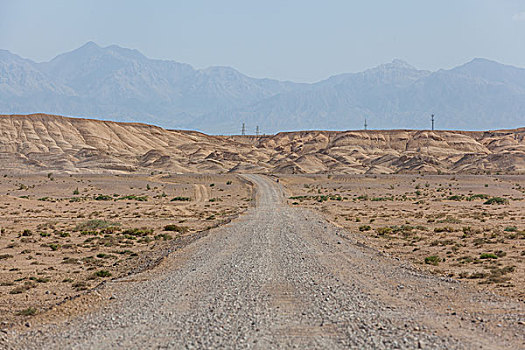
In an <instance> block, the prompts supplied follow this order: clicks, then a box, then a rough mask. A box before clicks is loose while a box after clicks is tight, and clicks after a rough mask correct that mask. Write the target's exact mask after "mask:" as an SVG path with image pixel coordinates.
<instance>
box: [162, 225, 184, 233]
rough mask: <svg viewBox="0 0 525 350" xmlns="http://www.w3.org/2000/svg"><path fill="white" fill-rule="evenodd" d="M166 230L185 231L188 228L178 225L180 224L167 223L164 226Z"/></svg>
mask: <svg viewBox="0 0 525 350" xmlns="http://www.w3.org/2000/svg"><path fill="white" fill-rule="evenodd" d="M164 231H172V232H179V233H184V232H187V231H188V228H187V227H184V226H178V225H166V226H164Z"/></svg>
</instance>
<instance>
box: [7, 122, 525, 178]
mask: <svg viewBox="0 0 525 350" xmlns="http://www.w3.org/2000/svg"><path fill="white" fill-rule="evenodd" d="M524 139H525V128H520V129H515V130H499V131H485V132H483V131H481V132H466V131H428V130H385V131H375V130H374V131H337V132H336V131H301V132H286V133H279V134H277V135H272V136H261V137H255V136H231V137H226V136H209V135H205V134H202V133H198V132H194V131H179V130H166V129H163V128H160V127H156V126H152V125H146V124H138V123H116V122H109V121H98V120H90V119H77V118H66V117H60V116H53V115H45V114H33V115H12V116H0V167H1V168H2V169H4V170H5V171H10V172H48V171H55V172H71V173H75V172H82V173H100V172H151V171H167V172H178V173H184V172H194V173H200V172H215V173H217V172H219V173H224V172H263V173H269V172H275V173H322V172H331V173H342V174H352V173H357V174H360V173H370V174H372V173H373V174H375V173H414V172H425V173H437V172H444V173H495V172H501V173H525V140H524Z"/></svg>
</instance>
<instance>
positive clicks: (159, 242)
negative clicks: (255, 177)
mask: <svg viewBox="0 0 525 350" xmlns="http://www.w3.org/2000/svg"><path fill="white" fill-rule="evenodd" d="M251 191H252V189H251V186H250V184H249V183H247V182H246V181H245V180H243V179H242V178H240V177H238V176H236V175H167V174H155V175H129V176H127V175H120V176H119V175H74V176H69V175H58V174H52V173H49V174H47V175H23V176H12V175H5V176H0V230H1V234H0V295H2V298H0V315H1V316H0V322H1V324H2V327H6V326H9V325H12V324H16V323H20V322H26V320H27V319H29V318H30V317H31V316H32V315H35V314H40V313H43V312H45V311H46V310H48V309H50V308H52V307H54V306H55V305H57V304H59V303H62V302H63V301H64V300H68V299H70V298H71V297H74V296H77V295H79V294H83V293H86V291H89V290H91V289H93V288H95V287H96V286H98V285H99V284H100V283H102V282H103V281H105V280H107V279H110V278H118V277H120V276H124V275H127V274H128V273H131V272H133V271H135V272H136V271H139V270H141V269H145V268H148V267H150V266H152V265H154V263H155V262H156V261H157V259H159V258H160V257H162V256H163V255H164V254H165V253H166V251H167V250H169V249H173V247H174V246H177V245H178V244H184V243H186V241H187V240H191V239H192V237H199V235H200V233H201V232H203V231H206V230H208V229H209V228H212V227H215V226H217V225H220V224H222V223H225V222H228V221H230V220H231V219H232V218H234V217H236V216H238V215H239V214H240V213H242V212H244V211H245V210H246V209H247V208H248V207H249V206H250V205H252V193H251Z"/></svg>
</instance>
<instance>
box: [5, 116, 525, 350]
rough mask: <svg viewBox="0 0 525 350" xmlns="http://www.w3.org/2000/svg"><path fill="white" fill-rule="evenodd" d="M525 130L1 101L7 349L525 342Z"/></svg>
mask: <svg viewBox="0 0 525 350" xmlns="http://www.w3.org/2000/svg"><path fill="white" fill-rule="evenodd" d="M524 196H525V128H519V129H513V130H496V131H472V132H470V131H443V130H438V131H429V130H372V131H371V130H359V131H297V132H283V133H278V134H276V135H266V136H253V135H243V136H211V135H205V134H202V133H199V132H194V131H181V130H166V129H163V128H160V127H156V126H152V125H145V124H139V123H115V122H109V121H98V120H89V119H79V118H66V117H61V116H52V115H45V114H35V115H27V116H19V115H14V116H0V296H1V298H0V348H8V349H69V348H82V349H83V348H86V349H88V348H97V349H113V348H115V347H116V348H145V347H146V348H151V347H162V348H173V349H178V348H181V347H186V348H232V347H238V348H260V349H273V348H293V347H300V348H330V349H332V348H349V347H351V348H375V349H392V348H432V349H479V348H484V349H518V348H525V337H524V335H525V329H524V327H525V308H524V300H525V294H524V292H523V291H524V290H525V288H524V287H525V271H524V267H525V231H524V230H525V226H524V222H525V207H524V206H525V201H524Z"/></svg>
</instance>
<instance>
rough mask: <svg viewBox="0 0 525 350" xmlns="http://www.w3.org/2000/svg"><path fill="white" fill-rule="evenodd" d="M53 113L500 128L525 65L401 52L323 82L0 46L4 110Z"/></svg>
mask: <svg viewBox="0 0 525 350" xmlns="http://www.w3.org/2000/svg"><path fill="white" fill-rule="evenodd" d="M37 112H42V113H53V114H62V115H70V116H82V117H90V118H99V119H100V118H102V119H110V120H116V121H140V122H145V123H152V124H156V125H159V126H162V127H165V128H178V129H194V130H200V131H204V132H206V133H210V134H223V133H224V134H235V133H239V132H240V127H241V123H242V122H245V123H246V125H247V128H248V129H247V131H248V132H249V133H253V132H254V130H255V126H256V125H258V126H259V127H260V129H261V131H262V132H264V133H275V132H278V131H282V130H311V129H327V130H348V129H360V128H362V126H363V122H364V119H365V118H366V119H367V121H368V125H369V127H370V128H374V129H390V128H396V129H399V128H410V129H419V128H427V129H428V128H429V126H430V121H429V115H430V114H431V113H434V114H436V119H437V124H436V126H437V128H439V129H463V130H466V129H469V130H483V129H499V128H514V127H520V126H523V125H524V124H525V123H524V122H525V69H521V68H516V67H512V66H506V65H502V64H499V63H497V62H493V61H489V60H485V59H475V60H473V61H471V62H468V63H466V64H464V65H462V66H459V67H456V68H453V69H450V70H439V71H436V72H430V71H424V70H418V69H416V68H414V67H412V66H410V65H409V64H408V63H406V62H403V61H400V60H394V61H393V62H391V63H388V64H384V65H381V66H378V67H376V68H372V69H369V70H366V71H364V72H360V73H350V74H341V75H336V76H333V77H331V78H329V79H326V80H324V81H320V82H318V83H314V84H299V83H293V82H281V81H277V80H272V79H255V78H251V77H248V76H246V75H243V74H241V73H239V72H238V71H236V70H235V69H233V68H229V67H211V68H207V69H202V70H196V69H194V68H193V67H191V66H190V65H188V64H182V63H177V62H174V61H165V60H154V59H149V58H147V57H145V56H144V55H143V54H141V53H140V52H138V51H137V50H130V49H125V48H121V47H118V46H115V45H113V46H109V47H105V48H101V47H99V46H98V45H96V44H95V43H93V42H89V43H87V44H85V45H84V46H82V47H80V48H79V49H77V50H74V51H72V52H68V53H64V54H61V55H59V56H57V57H56V58H54V59H53V60H51V61H49V62H42V63H35V62H33V61H31V60H28V59H23V58H21V57H19V56H17V55H15V54H13V53H10V52H9V51H5V50H0V113H2V114H26V113H37Z"/></svg>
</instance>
